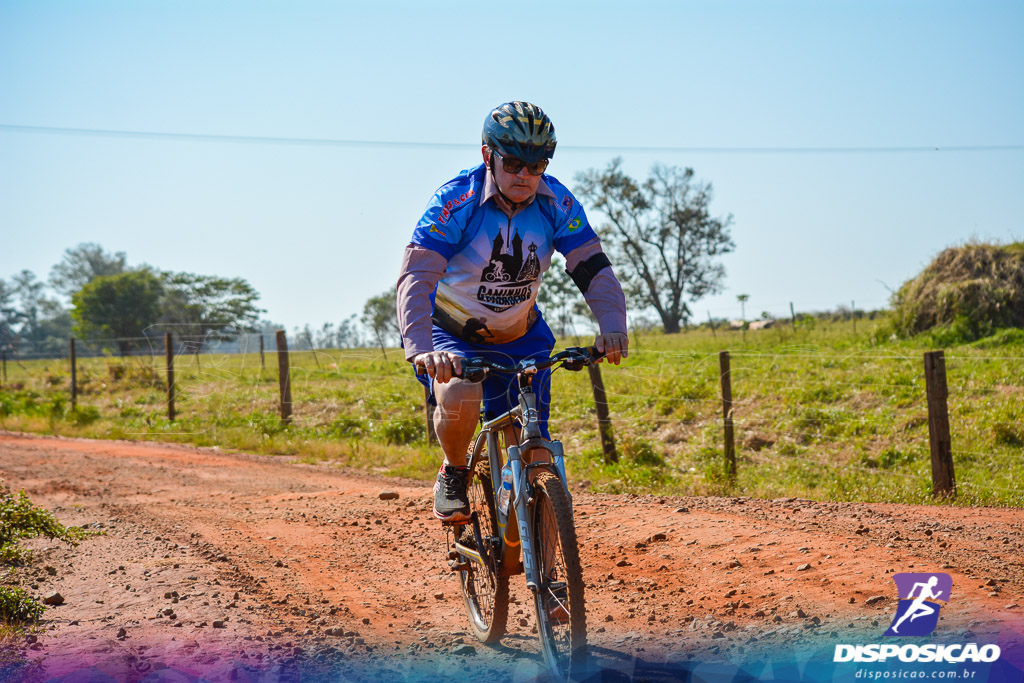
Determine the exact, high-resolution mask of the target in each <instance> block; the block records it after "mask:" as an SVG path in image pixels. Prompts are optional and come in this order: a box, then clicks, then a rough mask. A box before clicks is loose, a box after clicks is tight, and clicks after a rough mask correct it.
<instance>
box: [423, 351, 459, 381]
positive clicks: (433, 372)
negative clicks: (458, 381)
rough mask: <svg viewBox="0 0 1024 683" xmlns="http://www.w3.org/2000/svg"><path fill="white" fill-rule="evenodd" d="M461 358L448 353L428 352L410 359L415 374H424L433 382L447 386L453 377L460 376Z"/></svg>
mask: <svg viewBox="0 0 1024 683" xmlns="http://www.w3.org/2000/svg"><path fill="white" fill-rule="evenodd" d="M462 360H463V359H462V357H460V356H456V355H455V354H454V353H451V352H450V351H428V352H427V353H421V354H418V355H416V356H413V358H412V364H413V365H414V366H416V373H417V374H423V373H424V372H426V373H427V374H428V375H430V376H431V377H433V378H434V381H435V382H439V383H441V384H447V383H448V382H450V381H451V380H452V378H453V377H456V376H458V375H461V374H462Z"/></svg>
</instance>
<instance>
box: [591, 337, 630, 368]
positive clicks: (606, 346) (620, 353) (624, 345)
mask: <svg viewBox="0 0 1024 683" xmlns="http://www.w3.org/2000/svg"><path fill="white" fill-rule="evenodd" d="M594 346H596V347H597V350H598V351H599V352H600V353H602V354H604V357H605V358H607V359H608V362H609V363H612V364H614V365H618V364H619V361H620V360H621V359H623V358H628V357H629V337H627V336H626V335H625V334H624V333H623V332H609V333H608V334H599V335H597V336H596V337H594ZM598 362H600V360H599V361H598Z"/></svg>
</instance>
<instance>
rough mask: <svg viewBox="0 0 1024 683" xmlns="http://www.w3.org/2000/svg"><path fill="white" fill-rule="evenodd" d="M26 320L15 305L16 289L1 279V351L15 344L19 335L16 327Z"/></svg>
mask: <svg viewBox="0 0 1024 683" xmlns="http://www.w3.org/2000/svg"><path fill="white" fill-rule="evenodd" d="M23 320H24V315H23V314H22V313H21V311H19V310H18V309H17V308H16V307H15V305H14V288H13V287H12V286H11V285H9V284H7V282H6V281H5V280H2V279H0V349H5V348H8V347H10V346H12V345H13V344H14V341H15V339H17V336H18V333H17V332H16V331H15V329H14V326H15V325H18V324H20V323H21V322H22V321H23Z"/></svg>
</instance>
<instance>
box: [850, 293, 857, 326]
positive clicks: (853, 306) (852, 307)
mask: <svg viewBox="0 0 1024 683" xmlns="http://www.w3.org/2000/svg"><path fill="white" fill-rule="evenodd" d="M850 318H851V319H852V320H853V333H854V334H857V304H856V302H854V301H852V300H851V301H850Z"/></svg>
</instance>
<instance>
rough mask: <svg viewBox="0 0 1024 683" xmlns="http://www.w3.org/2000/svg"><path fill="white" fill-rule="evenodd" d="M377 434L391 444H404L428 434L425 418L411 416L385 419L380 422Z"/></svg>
mask: <svg viewBox="0 0 1024 683" xmlns="http://www.w3.org/2000/svg"><path fill="white" fill-rule="evenodd" d="M375 434H376V435H377V436H378V437H379V438H382V439H384V441H386V442H387V443H388V444H391V445H395V444H398V445H402V444H409V443H413V442H414V441H422V440H423V438H424V437H426V435H427V430H426V427H425V426H424V424H423V420H420V419H413V418H409V417H404V418H399V419H395V420H384V421H383V422H381V423H379V424H378V426H377V429H376V430H375Z"/></svg>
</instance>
